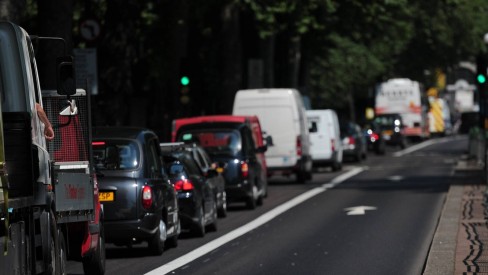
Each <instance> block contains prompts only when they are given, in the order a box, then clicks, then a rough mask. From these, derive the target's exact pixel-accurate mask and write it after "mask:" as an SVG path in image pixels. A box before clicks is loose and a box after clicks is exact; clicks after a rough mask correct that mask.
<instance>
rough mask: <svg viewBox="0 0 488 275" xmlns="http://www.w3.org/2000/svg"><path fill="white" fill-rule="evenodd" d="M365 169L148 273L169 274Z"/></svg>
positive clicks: (289, 203)
mask: <svg viewBox="0 0 488 275" xmlns="http://www.w3.org/2000/svg"><path fill="white" fill-rule="evenodd" d="M362 171H364V168H362V167H356V168H353V169H352V170H350V171H348V172H346V173H344V174H342V175H340V176H338V177H336V178H334V179H332V180H331V181H330V182H329V183H325V184H323V185H322V186H321V187H316V188H314V189H311V190H309V191H307V192H305V193H303V194H301V195H299V196H297V197H295V198H293V199H292V200H289V201H287V202H285V203H283V204H281V205H279V206H277V207H275V208H274V209H272V210H270V211H268V212H266V213H264V214H263V215H261V216H259V217H258V218H257V219H255V220H253V221H251V222H249V223H247V224H245V225H243V226H241V227H239V228H237V229H234V230H233V231H231V232H229V233H227V234H225V235H223V236H222V237H220V238H218V239H215V240H213V241H211V242H209V243H206V244H204V245H202V246H200V247H199V248H197V249H195V250H193V251H191V252H189V253H187V254H185V255H183V256H181V257H179V258H178V259H175V260H173V261H171V262H169V263H166V264H164V265H162V266H160V267H158V268H156V269H154V270H151V271H149V272H148V273H146V274H148V275H160V274H167V273H168V272H170V271H173V270H175V269H177V268H179V267H182V266H184V265H186V264H188V263H189V262H192V261H194V260H195V259H197V258H199V257H201V256H203V255H205V254H207V253H209V252H211V251H212V250H215V249H216V248H218V247H220V246H222V245H224V244H226V243H228V242H230V241H232V240H234V239H236V238H238V237H240V236H242V235H244V234H246V233H248V232H249V231H251V230H254V229H256V228H258V227H259V226H261V225H263V224H265V223H267V222H269V221H270V220H272V219H274V218H276V217H277V216H278V215H281V214H283V213H284V212H286V211H288V210H289V209H291V208H293V207H295V206H296V205H298V204H300V203H302V202H304V201H306V200H308V199H310V198H312V197H314V196H316V195H318V194H320V193H322V192H324V191H326V190H327V189H329V188H330V186H332V187H335V186H337V185H338V184H340V183H341V182H343V181H345V180H347V179H349V178H351V177H353V176H355V175H357V174H359V173H361V172H362Z"/></svg>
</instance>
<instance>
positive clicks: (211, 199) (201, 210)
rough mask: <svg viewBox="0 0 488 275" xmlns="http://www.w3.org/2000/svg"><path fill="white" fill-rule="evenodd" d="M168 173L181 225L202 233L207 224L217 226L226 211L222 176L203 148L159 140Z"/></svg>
mask: <svg viewBox="0 0 488 275" xmlns="http://www.w3.org/2000/svg"><path fill="white" fill-rule="evenodd" d="M160 146H161V150H162V152H163V155H164V161H165V165H166V170H167V173H168V175H169V177H170V180H171V182H172V183H173V185H174V188H175V189H176V191H177V196H178V204H179V208H180V218H181V224H182V228H183V229H188V230H190V231H191V232H192V233H193V234H195V235H197V236H200V237H203V236H204V235H205V229H206V227H208V228H209V230H211V231H216V230H217V217H218V216H219V215H220V216H221V217H223V216H225V215H226V211H227V201H226V195H225V181H224V178H223V177H222V176H221V175H220V174H219V173H218V172H217V171H216V169H214V168H213V167H211V163H210V162H209V160H210V159H209V158H208V156H207V155H206V154H205V151H204V150H203V149H202V148H201V147H198V146H195V145H184V144H182V143H180V144H178V143H166V144H164V143H163V144H160Z"/></svg>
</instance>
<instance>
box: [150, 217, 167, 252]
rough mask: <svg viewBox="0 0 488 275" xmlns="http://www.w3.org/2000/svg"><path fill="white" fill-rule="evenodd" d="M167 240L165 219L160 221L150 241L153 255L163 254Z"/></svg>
mask: <svg viewBox="0 0 488 275" xmlns="http://www.w3.org/2000/svg"><path fill="white" fill-rule="evenodd" d="M165 241H166V225H165V224H164V221H163V219H161V220H160V221H159V226H158V229H157V230H156V233H155V234H154V235H153V236H152V238H151V239H149V241H148V246H149V250H150V251H151V253H152V254H153V255H161V254H163V251H164V242H165Z"/></svg>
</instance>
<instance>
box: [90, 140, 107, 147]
mask: <svg viewBox="0 0 488 275" xmlns="http://www.w3.org/2000/svg"><path fill="white" fill-rule="evenodd" d="M92 145H93V146H102V145H105V141H93V142H92Z"/></svg>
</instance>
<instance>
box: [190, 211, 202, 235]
mask: <svg viewBox="0 0 488 275" xmlns="http://www.w3.org/2000/svg"><path fill="white" fill-rule="evenodd" d="M204 215H205V214H204V212H203V206H201V205H200V207H199V208H198V209H197V223H196V224H195V225H194V226H193V230H192V233H193V235H195V236H197V237H204V236H205V216H204Z"/></svg>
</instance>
